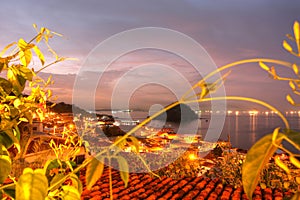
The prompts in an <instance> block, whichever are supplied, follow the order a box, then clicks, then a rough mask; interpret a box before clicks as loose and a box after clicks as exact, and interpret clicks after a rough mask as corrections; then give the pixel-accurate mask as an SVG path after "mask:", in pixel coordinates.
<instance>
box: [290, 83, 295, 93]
mask: <svg viewBox="0 0 300 200" xmlns="http://www.w3.org/2000/svg"><path fill="white" fill-rule="evenodd" d="M289 85H290V87H291V88H292V90H293V91H295V90H296V86H295V84H294V83H293V81H290V82H289Z"/></svg>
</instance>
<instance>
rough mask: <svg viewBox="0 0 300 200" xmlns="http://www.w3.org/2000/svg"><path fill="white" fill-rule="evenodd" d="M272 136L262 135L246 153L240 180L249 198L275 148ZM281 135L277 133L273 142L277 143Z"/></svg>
mask: <svg viewBox="0 0 300 200" xmlns="http://www.w3.org/2000/svg"><path fill="white" fill-rule="evenodd" d="M272 137H273V136H272V134H269V135H266V136H264V137H263V138H261V139H260V140H259V141H257V142H256V143H255V144H254V145H253V146H252V147H251V149H250V150H249V151H248V153H247V156H246V160H245V162H244V164H243V168H242V182H243V187H244V190H245V193H246V194H247V196H248V198H249V199H252V194H253V192H254V190H255V187H256V186H257V184H258V180H259V176H260V173H261V171H262V169H263V168H264V166H265V165H266V163H268V162H269V159H270V158H271V157H272V155H273V154H274V153H275V151H276V150H277V147H276V146H275V145H274V144H273V143H272ZM283 137H284V134H282V133H278V136H277V139H276V140H275V141H273V142H274V143H275V144H277V145H279V144H280V143H281V141H282V139H283Z"/></svg>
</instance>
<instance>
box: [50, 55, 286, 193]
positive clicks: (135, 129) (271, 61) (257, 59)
mask: <svg viewBox="0 0 300 200" xmlns="http://www.w3.org/2000/svg"><path fill="white" fill-rule="evenodd" d="M258 62H267V63H275V64H279V65H282V66H286V67H289V68H292V64H291V63H289V62H285V61H281V60H275V59H267V58H253V59H246V60H240V61H236V62H233V63H229V64H227V65H224V66H222V67H220V68H218V69H216V70H214V71H213V72H211V73H209V74H208V75H206V76H205V77H204V78H203V79H202V80H200V81H199V82H198V83H196V84H195V85H194V86H193V87H192V88H190V89H189V90H188V91H187V92H186V93H185V94H184V95H183V96H182V97H181V99H180V100H179V101H177V102H174V103H172V104H171V105H169V106H167V107H166V108H163V109H162V110H160V111H158V112H156V113H155V114H154V115H152V116H150V117H149V118H147V119H145V120H144V121H142V122H141V123H140V124H138V125H137V126H135V127H134V128H132V129H131V130H130V131H129V132H127V133H126V134H125V135H124V136H122V137H120V138H119V139H117V140H116V141H115V142H114V143H113V144H112V145H110V147H109V148H112V147H115V146H117V145H118V144H119V143H120V142H121V141H123V140H125V139H126V138H127V137H129V136H130V135H131V134H133V133H134V132H135V131H137V130H138V129H140V128H141V127H142V126H144V125H146V124H147V123H149V122H150V121H151V120H153V119H154V118H155V117H157V116H159V115H161V114H162V113H163V112H165V111H167V110H169V109H171V108H173V107H175V106H177V105H179V104H181V103H186V104H188V103H194V102H199V103H200V102H205V101H211V100H224V99H227V100H242V101H248V102H249V101H250V102H254V103H258V104H261V105H263V106H265V107H267V108H270V109H271V110H273V111H276V112H277V114H279V116H280V117H281V119H282V120H283V122H284V123H285V125H286V127H287V128H289V123H288V122H287V120H286V118H285V117H284V116H283V115H282V114H281V113H280V112H279V111H278V110H277V109H276V108H274V107H273V106H271V105H269V104H267V103H265V102H263V101H260V100H257V99H252V98H247V97H214V98H204V99H197V100H188V101H186V100H185V97H186V95H188V94H189V93H190V92H191V91H193V90H194V89H195V88H196V87H198V86H199V84H202V83H204V82H205V80H207V79H208V78H210V77H212V76H213V75H215V74H217V73H219V72H221V71H223V70H225V69H228V68H231V67H235V66H239V65H241V64H246V63H258ZM105 152H107V149H105V150H103V151H101V152H99V153H98V154H97V155H96V156H99V155H102V154H104V153H105ZM91 160H92V159H90V160H86V162H84V163H83V164H82V165H80V166H79V167H77V168H76V169H74V171H72V172H71V173H70V174H68V175H66V176H65V177H64V178H62V180H61V181H58V182H56V184H54V185H52V186H51V187H50V188H49V189H48V190H49V191H50V190H52V189H53V188H55V187H56V186H57V185H59V184H61V183H63V182H64V181H65V180H66V179H67V178H69V177H70V176H71V174H75V173H77V172H79V171H80V170H81V169H83V168H84V167H86V166H87V165H88V164H89V163H90V162H91Z"/></svg>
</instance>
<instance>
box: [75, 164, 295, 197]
mask: <svg viewBox="0 0 300 200" xmlns="http://www.w3.org/2000/svg"><path fill="white" fill-rule="evenodd" d="M112 177H113V197H114V199H118V200H119V199H120V200H181V199H182V200H201V199H203V200H228V199H231V200H239V199H243V200H248V198H247V197H246V195H245V193H244V191H243V188H241V187H239V188H233V187H232V186H230V185H223V184H222V182H221V180H218V179H214V180H212V179H209V178H204V177H185V178H181V179H178V180H176V179H172V178H169V177H161V179H159V178H153V177H151V176H150V175H149V174H134V173H132V174H130V176H129V183H128V187H127V188H125V187H124V183H123V181H122V180H121V178H120V175H119V172H118V171H115V170H113V171H112ZM80 179H81V180H83V179H84V171H83V172H82V175H81V177H80ZM83 183H84V191H83V193H82V195H81V199H82V200H87V199H93V200H97V199H101V200H103V199H109V176H108V170H107V169H106V170H104V173H103V175H102V177H101V179H100V180H98V181H97V183H96V184H95V185H94V186H93V187H92V188H91V190H90V191H89V190H87V189H86V187H85V181H83ZM292 195H293V194H292V192H286V191H283V190H280V189H275V190H272V189H270V188H266V189H261V188H260V187H256V189H255V192H254V194H253V199H259V200H261V199H267V200H269V199H270V200H271V199H276V200H279V199H283V198H285V197H292Z"/></svg>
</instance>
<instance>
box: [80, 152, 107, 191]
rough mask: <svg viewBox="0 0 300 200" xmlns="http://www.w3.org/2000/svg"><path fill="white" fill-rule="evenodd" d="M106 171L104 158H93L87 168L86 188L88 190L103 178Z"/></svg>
mask: <svg viewBox="0 0 300 200" xmlns="http://www.w3.org/2000/svg"><path fill="white" fill-rule="evenodd" d="M103 169H104V157H98V158H93V159H92V161H91V162H90V163H89V164H88V166H87V168H86V176H85V178H86V187H87V189H88V190H90V189H91V188H92V186H93V185H94V184H95V183H96V182H97V180H98V179H100V178H101V176H102V173H103Z"/></svg>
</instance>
